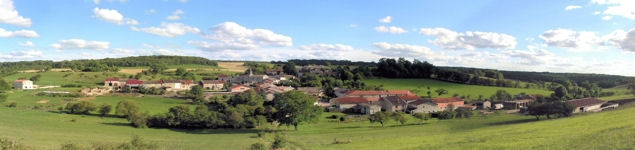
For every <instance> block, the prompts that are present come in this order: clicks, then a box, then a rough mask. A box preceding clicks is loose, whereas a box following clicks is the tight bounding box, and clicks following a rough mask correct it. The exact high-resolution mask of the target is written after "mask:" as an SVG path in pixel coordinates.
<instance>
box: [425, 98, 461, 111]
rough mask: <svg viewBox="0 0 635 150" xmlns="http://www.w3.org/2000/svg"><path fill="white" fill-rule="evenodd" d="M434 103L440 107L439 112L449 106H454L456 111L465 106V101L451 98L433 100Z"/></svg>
mask: <svg viewBox="0 0 635 150" xmlns="http://www.w3.org/2000/svg"><path fill="white" fill-rule="evenodd" d="M432 102H434V103H436V104H437V106H438V107H439V110H445V109H447V108H448V106H450V105H452V106H453V107H454V108H453V109H456V108H458V107H461V106H463V105H465V101H463V100H461V99H460V98H458V97H450V98H433V99H432Z"/></svg>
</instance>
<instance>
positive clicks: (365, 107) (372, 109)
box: [356, 103, 381, 115]
mask: <svg viewBox="0 0 635 150" xmlns="http://www.w3.org/2000/svg"><path fill="white" fill-rule="evenodd" d="M356 107H357V108H358V110H359V113H362V114H366V115H372V114H375V113H377V112H380V111H381V105H379V104H376V103H360V104H357V106H356Z"/></svg>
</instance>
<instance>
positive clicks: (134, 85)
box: [126, 79, 143, 88]
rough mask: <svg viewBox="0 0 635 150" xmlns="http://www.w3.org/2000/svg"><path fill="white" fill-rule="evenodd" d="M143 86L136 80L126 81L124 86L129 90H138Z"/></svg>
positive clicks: (141, 82)
mask: <svg viewBox="0 0 635 150" xmlns="http://www.w3.org/2000/svg"><path fill="white" fill-rule="evenodd" d="M142 85H143V81H141V80H137V79H128V80H126V86H127V87H131V88H138V87H140V86H142Z"/></svg>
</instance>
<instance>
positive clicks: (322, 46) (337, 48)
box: [300, 44, 355, 51]
mask: <svg viewBox="0 0 635 150" xmlns="http://www.w3.org/2000/svg"><path fill="white" fill-rule="evenodd" d="M300 49H301V50H322V51H323V50H327V51H352V50H355V48H353V47H352V46H349V45H344V44H311V45H302V46H300Z"/></svg>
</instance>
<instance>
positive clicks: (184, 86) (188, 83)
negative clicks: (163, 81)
mask: <svg viewBox="0 0 635 150" xmlns="http://www.w3.org/2000/svg"><path fill="white" fill-rule="evenodd" d="M180 81H181V89H179V90H190V89H192V87H193V86H197V85H198V83H194V81H192V80H180Z"/></svg>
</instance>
